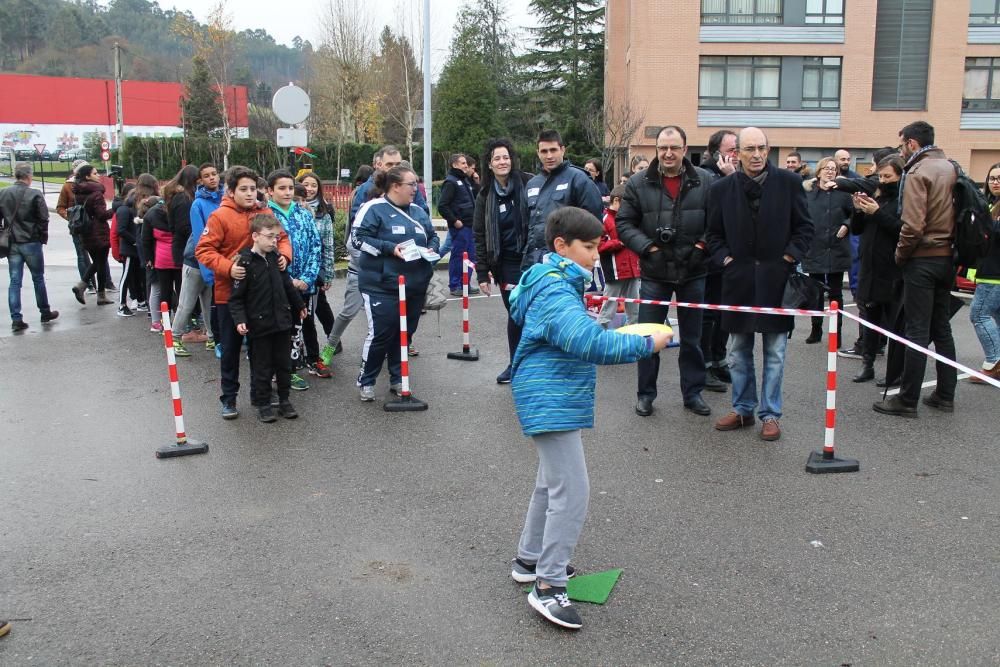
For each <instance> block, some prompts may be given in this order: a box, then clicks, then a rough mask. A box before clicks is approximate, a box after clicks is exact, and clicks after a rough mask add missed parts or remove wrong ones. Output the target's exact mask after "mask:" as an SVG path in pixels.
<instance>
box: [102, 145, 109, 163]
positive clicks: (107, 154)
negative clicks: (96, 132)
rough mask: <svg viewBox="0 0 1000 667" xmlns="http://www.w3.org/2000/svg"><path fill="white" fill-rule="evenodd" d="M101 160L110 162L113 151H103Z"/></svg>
mask: <svg viewBox="0 0 1000 667" xmlns="http://www.w3.org/2000/svg"><path fill="white" fill-rule="evenodd" d="M105 143H107V142H105ZM101 159H102V160H104V161H105V162H107V161H108V160H110V159H111V151H109V150H107V149H105V150H103V151H101Z"/></svg>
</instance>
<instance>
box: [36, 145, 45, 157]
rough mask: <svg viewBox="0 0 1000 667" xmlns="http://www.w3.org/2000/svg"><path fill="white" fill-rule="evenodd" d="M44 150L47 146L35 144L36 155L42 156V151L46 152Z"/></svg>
mask: <svg viewBox="0 0 1000 667" xmlns="http://www.w3.org/2000/svg"><path fill="white" fill-rule="evenodd" d="M44 150H45V144H35V152H36V153H38V154H39V155H41V154H42V151H44Z"/></svg>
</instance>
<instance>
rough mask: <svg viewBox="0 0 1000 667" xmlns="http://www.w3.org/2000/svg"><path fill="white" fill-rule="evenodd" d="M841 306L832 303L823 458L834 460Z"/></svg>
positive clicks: (827, 358) (827, 361)
mask: <svg viewBox="0 0 1000 667" xmlns="http://www.w3.org/2000/svg"><path fill="white" fill-rule="evenodd" d="M839 308H840V304H838V303H837V302H836V301H833V302H831V303H830V310H829V314H830V323H829V331H830V336H829V347H828V348H827V352H826V432H825V434H824V437H823V458H824V459H826V460H830V459H832V458H833V455H834V449H833V440H834V432H835V431H836V426H837V350H839V349H840V341H839V337H840V332H838V331H837V310H838V309H839Z"/></svg>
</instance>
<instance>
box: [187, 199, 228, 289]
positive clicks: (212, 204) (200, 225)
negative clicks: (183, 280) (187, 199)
mask: <svg viewBox="0 0 1000 667" xmlns="http://www.w3.org/2000/svg"><path fill="white" fill-rule="evenodd" d="M223 194H225V192H224V191H223V189H222V187H221V186H220V187H219V188H218V189H216V190H215V191H212V190H206V189H205V188H204V187H202V186H200V185H199V186H198V189H197V190H195V193H194V201H193V202H192V203H191V236H190V237H188V242H187V246H186V247H185V248H184V262H185V263H186V264H188V265H189V266H195V265H196V264H197V266H198V270H199V271H201V278H202V280H204V281H205V284H206V285H214V284H215V274H214V273H212V272H211V271H209V270H208V269H206V268H205V267H204V266H202V265H201V264H198V261H197V260H196V259H195V257H194V249H195V246H197V245H198V241H199V240H200V239H201V234H202V232H204V231H205V223H206V222H208V216H210V215H212V213H213V212H214V211H215V209H217V208H219V204H221V203H222V195H223ZM192 262H194V264H192Z"/></svg>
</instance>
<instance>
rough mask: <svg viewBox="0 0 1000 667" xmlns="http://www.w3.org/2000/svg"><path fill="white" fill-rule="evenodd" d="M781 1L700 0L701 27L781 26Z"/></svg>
mask: <svg viewBox="0 0 1000 667" xmlns="http://www.w3.org/2000/svg"><path fill="white" fill-rule="evenodd" d="M781 5H782V0H701V24H702V25H775V24H777V25H781V23H782V14H781Z"/></svg>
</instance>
